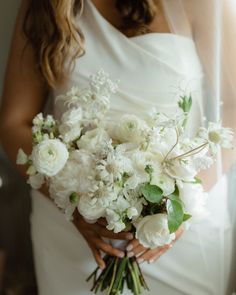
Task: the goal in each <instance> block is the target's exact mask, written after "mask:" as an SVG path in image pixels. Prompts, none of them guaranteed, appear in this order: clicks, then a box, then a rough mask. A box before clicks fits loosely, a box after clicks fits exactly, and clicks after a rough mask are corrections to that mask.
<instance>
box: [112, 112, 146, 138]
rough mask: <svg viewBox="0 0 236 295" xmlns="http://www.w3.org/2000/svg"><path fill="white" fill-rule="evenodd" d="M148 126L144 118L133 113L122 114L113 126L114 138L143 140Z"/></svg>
mask: <svg viewBox="0 0 236 295" xmlns="http://www.w3.org/2000/svg"><path fill="white" fill-rule="evenodd" d="M147 131H148V126H147V124H146V122H145V121H144V120H141V119H140V118H138V117H137V116H135V115H128V114H126V115H123V116H122V117H121V119H120V122H119V123H118V126H115V130H114V138H115V139H117V140H119V141H121V142H135V143H141V142H143V141H144V140H145V137H146V135H147Z"/></svg>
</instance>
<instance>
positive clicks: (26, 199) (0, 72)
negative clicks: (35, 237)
mask: <svg viewBox="0 0 236 295" xmlns="http://www.w3.org/2000/svg"><path fill="white" fill-rule="evenodd" d="M19 3H20V0H9V1H2V0H1V1H0V44H1V46H0V93H2V84H3V78H4V71H5V67H6V62H7V55H8V50H9V46H10V40H11V35H12V30H13V26H14V21H15V17H16V13H17V9H18V6H19ZM0 97H1V95H0ZM0 103H1V102H0ZM0 177H1V178H2V182H3V184H2V187H1V188H0V294H1V295H36V294H37V290H36V283H35V274H34V267H33V259H32V247H31V241H30V226H29V215H30V210H31V204H30V196H29V188H28V186H27V185H26V184H25V183H24V180H23V179H22V178H21V176H20V175H19V174H18V173H17V172H16V170H15V169H14V167H12V165H11V164H10V163H9V161H8V160H7V158H6V156H5V155H4V152H3V150H2V148H1V145H0Z"/></svg>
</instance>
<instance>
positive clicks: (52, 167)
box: [32, 139, 69, 177]
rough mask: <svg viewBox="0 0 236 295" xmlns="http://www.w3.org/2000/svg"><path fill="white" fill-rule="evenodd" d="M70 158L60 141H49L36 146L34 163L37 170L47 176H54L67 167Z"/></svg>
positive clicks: (33, 152) (33, 156)
mask: <svg viewBox="0 0 236 295" xmlns="http://www.w3.org/2000/svg"><path fill="white" fill-rule="evenodd" d="M68 157H69V153H68V150H67V147H66V145H65V144H64V143H62V142H61V141H60V140H58V139H48V140H44V141H42V142H40V143H39V144H38V145H36V146H34V148H33V151H32V161H33V164H34V167H35V168H36V170H37V171H38V172H39V173H41V174H44V175H46V176H49V177H51V176H54V175H56V174H57V173H58V172H60V171H61V170H62V169H63V167H64V166H65V164H66V162H67V160H68Z"/></svg>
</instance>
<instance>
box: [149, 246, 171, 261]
mask: <svg viewBox="0 0 236 295" xmlns="http://www.w3.org/2000/svg"><path fill="white" fill-rule="evenodd" d="M167 251H168V248H164V249H163V250H161V251H159V252H158V253H157V254H155V255H153V256H151V257H150V258H149V260H148V262H149V263H153V262H155V261H156V260H157V259H159V258H160V257H161V256H162V255H163V254H165V253H166V252H167Z"/></svg>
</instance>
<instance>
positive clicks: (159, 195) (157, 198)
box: [141, 184, 163, 204]
mask: <svg viewBox="0 0 236 295" xmlns="http://www.w3.org/2000/svg"><path fill="white" fill-rule="evenodd" d="M141 191H142V194H143V196H144V197H145V199H146V200H147V201H149V202H150V203H157V204H158V203H160V202H161V200H162V199H163V191H162V190H161V189H160V188H159V187H158V186H156V185H151V184H145V185H144V186H143V187H142V189H141Z"/></svg>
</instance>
